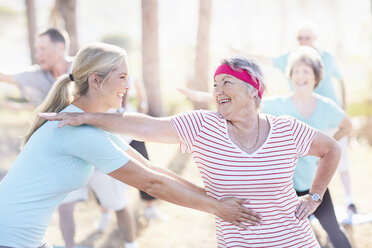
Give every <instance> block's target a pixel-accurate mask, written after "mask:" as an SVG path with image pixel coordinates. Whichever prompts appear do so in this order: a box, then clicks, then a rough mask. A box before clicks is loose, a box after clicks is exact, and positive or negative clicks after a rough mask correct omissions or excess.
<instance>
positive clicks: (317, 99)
mask: <svg viewBox="0 0 372 248" xmlns="http://www.w3.org/2000/svg"><path fill="white" fill-rule="evenodd" d="M323 72H324V67H323V63H322V60H321V58H320V56H319V53H318V52H317V51H316V50H315V49H314V48H311V47H300V48H298V49H297V50H295V51H294V52H292V53H291V55H290V56H289V63H288V67H287V74H288V76H289V78H290V79H291V83H292V88H293V92H292V93H290V94H288V95H285V96H280V97H267V98H265V100H264V102H263V112H264V113H268V114H272V115H274V116H280V115H284V114H286V115H290V116H293V117H295V118H297V119H298V120H301V121H303V122H305V123H306V124H308V125H310V126H312V127H314V128H317V129H318V130H321V131H327V130H329V129H335V128H336V129H337V131H336V132H335V133H334V134H333V137H334V138H335V140H340V139H341V138H343V137H344V136H346V135H348V134H349V133H350V131H351V120H350V118H349V116H348V115H347V114H346V113H345V111H344V110H343V109H341V108H340V107H339V106H338V105H337V104H336V103H335V102H333V101H332V100H331V99H329V98H326V97H323V96H320V95H318V94H316V93H314V89H315V88H317V86H318V85H319V82H320V80H321V79H322V77H323V74H324V73H323ZM317 161H318V159H317V158H316V157H313V156H308V157H305V158H303V157H300V158H299V159H298V163H297V167H296V169H295V172H294V176H293V183H294V188H295V190H296V193H297V195H299V196H302V195H306V194H308V193H309V190H310V187H311V183H312V180H313V179H314V176H315V173H316V169H317ZM314 215H315V216H316V217H317V218H318V220H319V222H320V224H321V225H322V227H323V228H324V229H325V230H326V232H327V234H328V236H329V238H330V240H331V242H332V244H333V246H334V247H337V248H349V247H351V244H350V242H349V240H348V239H347V237H346V235H345V234H344V233H343V231H342V229H340V226H339V224H338V222H337V219H336V214H335V211H334V208H333V203H332V199H331V195H330V193H329V191H328V189H327V190H326V191H325V194H324V197H323V201H322V203H321V204H320V206H319V207H318V209H317V210H316V211H315V212H314Z"/></svg>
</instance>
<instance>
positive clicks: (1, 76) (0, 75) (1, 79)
mask: <svg viewBox="0 0 372 248" xmlns="http://www.w3.org/2000/svg"><path fill="white" fill-rule="evenodd" d="M0 82H5V83H10V84H17V82H16V81H15V80H14V78H13V76H11V75H7V74H4V73H0Z"/></svg>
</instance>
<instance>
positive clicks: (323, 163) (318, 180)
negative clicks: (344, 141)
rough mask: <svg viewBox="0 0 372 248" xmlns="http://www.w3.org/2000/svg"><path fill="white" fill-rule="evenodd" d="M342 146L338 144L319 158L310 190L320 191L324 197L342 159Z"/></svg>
mask: <svg viewBox="0 0 372 248" xmlns="http://www.w3.org/2000/svg"><path fill="white" fill-rule="evenodd" d="M340 154H341V151H340V148H339V147H338V146H336V147H335V148H334V149H331V150H330V151H329V152H328V153H326V154H325V155H324V156H323V157H321V158H320V159H319V164H318V169H317V171H316V175H315V178H314V181H313V184H312V186H311V189H310V192H315V193H318V194H319V195H320V196H322V197H323V194H324V192H325V191H326V189H327V187H328V184H329V183H330V181H331V179H332V177H333V175H334V173H335V171H336V169H337V166H338V163H339V160H340Z"/></svg>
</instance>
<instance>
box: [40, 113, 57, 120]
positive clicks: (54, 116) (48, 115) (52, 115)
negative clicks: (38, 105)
mask: <svg viewBox="0 0 372 248" xmlns="http://www.w3.org/2000/svg"><path fill="white" fill-rule="evenodd" d="M38 116H39V117H40V118H43V119H47V120H49V121H59V120H61V118H60V117H58V116H57V113H38Z"/></svg>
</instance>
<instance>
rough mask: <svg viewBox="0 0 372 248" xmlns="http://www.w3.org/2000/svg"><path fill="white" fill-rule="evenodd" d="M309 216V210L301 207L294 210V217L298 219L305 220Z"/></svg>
mask: <svg viewBox="0 0 372 248" xmlns="http://www.w3.org/2000/svg"><path fill="white" fill-rule="evenodd" d="M309 215H310V213H309V210H308V209H307V208H305V207H304V205H301V206H300V207H298V208H297V210H296V217H297V218H299V219H303V218H307V217H308V216H309Z"/></svg>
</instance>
